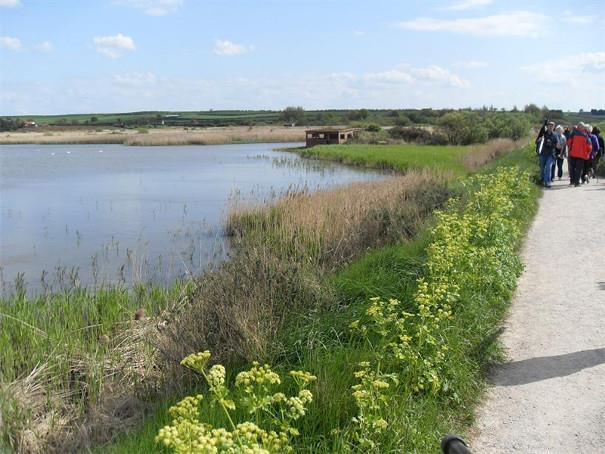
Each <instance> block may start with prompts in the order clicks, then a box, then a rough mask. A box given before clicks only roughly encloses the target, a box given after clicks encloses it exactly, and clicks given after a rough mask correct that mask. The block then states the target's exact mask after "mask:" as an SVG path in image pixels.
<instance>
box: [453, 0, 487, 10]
mask: <svg viewBox="0 0 605 454" xmlns="http://www.w3.org/2000/svg"><path fill="white" fill-rule="evenodd" d="M493 2H494V0H461V1H459V2H456V3H454V4H453V5H450V6H446V7H445V8H442V9H443V10H446V11H464V10H468V9H473V8H482V7H484V6H487V5H490V4H492V3H493Z"/></svg>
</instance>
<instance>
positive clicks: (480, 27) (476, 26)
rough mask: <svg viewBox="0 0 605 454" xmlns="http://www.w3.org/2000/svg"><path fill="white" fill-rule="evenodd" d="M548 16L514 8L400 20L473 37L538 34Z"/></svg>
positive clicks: (409, 27) (407, 24)
mask: <svg viewBox="0 0 605 454" xmlns="http://www.w3.org/2000/svg"><path fill="white" fill-rule="evenodd" d="M548 22H549V18H548V17H547V16H544V15H542V14H537V13H532V12H530V11H513V12H510V13H504V14H495V15H492V16H485V17H476V18H469V19H453V20H442V19H432V18H429V17H419V18H417V19H414V20H412V21H405V22H400V23H399V24H398V26H399V27H401V28H405V29H407V30H416V31H427V32H452V33H461V34H466V35H473V36H526V37H532V38H535V37H538V36H540V35H542V34H543V33H544V30H545V29H546V27H547V24H548Z"/></svg>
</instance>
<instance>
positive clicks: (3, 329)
mask: <svg viewBox="0 0 605 454" xmlns="http://www.w3.org/2000/svg"><path fill="white" fill-rule="evenodd" d="M189 285H190V283H185V282H183V283H176V284H175V285H174V286H173V287H172V288H170V289H161V288H149V287H145V286H143V285H140V286H138V287H137V288H136V289H135V290H134V291H128V290H126V289H124V288H121V287H115V288H110V289H102V290H97V291H88V290H86V289H81V288H73V289H68V290H64V291H62V292H60V293H54V294H49V295H45V296H39V297H35V298H32V299H30V298H28V297H27V296H26V295H25V293H24V292H23V293H20V294H17V295H14V296H13V297H9V298H4V299H2V300H0V415H1V416H2V417H1V418H0V440H2V439H3V440H4V442H5V443H7V444H8V445H9V446H11V447H12V448H13V449H15V450H16V451H19V452H42V451H47V450H54V449H57V450H59V449H73V448H74V447H77V446H81V445H82V443H85V444H86V443H88V442H90V441H91V440H93V439H101V440H103V439H105V438H104V434H103V433H102V432H103V430H104V428H111V427H117V426H122V427H128V426H129V425H132V424H133V423H134V422H135V421H138V420H139V419H140V417H141V416H142V415H141V413H140V412H134V410H136V409H137V408H139V409H141V408H144V407H145V406H146V405H145V404H143V401H142V400H141V399H142V398H143V397H144V395H145V394H146V392H147V391H146V390H145V386H146V383H147V382H149V383H150V384H151V383H152V382H153V381H154V380H155V379H156V378H157V377H154V371H153V368H151V367H150V363H151V362H152V361H153V356H154V351H153V349H150V348H149V345H148V344H149V342H150V341H151V340H152V338H153V336H154V333H155V332H156V331H157V329H156V321H155V320H154V318H152V317H153V316H156V315H157V314H158V313H160V312H161V310H162V309H164V308H167V307H170V306H172V305H174V304H178V301H179V300H181V299H182V298H184V297H186V295H187V293H188V291H189ZM144 314H145V315H144ZM135 318H136V319H138V320H135ZM134 391H136V392H134Z"/></svg>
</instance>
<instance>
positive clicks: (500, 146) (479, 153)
mask: <svg viewBox="0 0 605 454" xmlns="http://www.w3.org/2000/svg"><path fill="white" fill-rule="evenodd" d="M529 140H530V139H528V138H525V139H520V140H512V139H494V140H490V141H489V142H487V143H484V144H481V145H473V146H471V147H469V150H468V152H467V153H465V154H464V157H463V158H462V161H463V164H464V166H465V167H466V168H467V169H469V170H478V169H479V168H481V167H482V166H484V165H485V164H487V163H488V162H490V161H493V160H494V159H496V158H498V157H500V156H502V155H504V154H506V153H510V152H511V151H513V150H517V149H519V148H521V147H523V146H525V145H527V144H528V143H529Z"/></svg>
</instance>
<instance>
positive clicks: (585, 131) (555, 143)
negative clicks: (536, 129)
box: [536, 121, 605, 188]
mask: <svg viewBox="0 0 605 454" xmlns="http://www.w3.org/2000/svg"><path fill="white" fill-rule="evenodd" d="M536 152H537V153H538V156H539V157H540V176H541V178H542V184H543V185H544V186H545V187H547V188H550V186H551V184H552V181H553V180H554V179H555V171H556V173H557V177H558V178H559V180H560V179H561V178H563V164H564V163H565V160H566V159H567V170H568V173H569V184H570V185H573V186H575V187H578V186H580V184H584V183H588V182H589V181H590V179H591V178H592V177H593V176H595V175H596V171H597V167H598V164H599V160H600V158H601V157H602V156H603V153H604V152H605V144H604V142H603V137H602V136H601V131H600V130H599V128H597V127H594V128H593V127H592V126H591V125H588V124H586V123H583V122H580V123H578V124H577V125H576V126H574V127H573V129H572V130H571V131H570V130H569V129H564V128H563V126H561V125H558V126H557V127H555V123H554V122H553V121H550V122H548V124H547V125H546V128H542V130H541V131H540V134H539V135H538V138H537V139H536Z"/></svg>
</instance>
